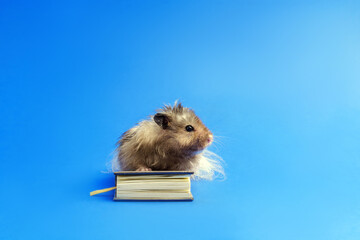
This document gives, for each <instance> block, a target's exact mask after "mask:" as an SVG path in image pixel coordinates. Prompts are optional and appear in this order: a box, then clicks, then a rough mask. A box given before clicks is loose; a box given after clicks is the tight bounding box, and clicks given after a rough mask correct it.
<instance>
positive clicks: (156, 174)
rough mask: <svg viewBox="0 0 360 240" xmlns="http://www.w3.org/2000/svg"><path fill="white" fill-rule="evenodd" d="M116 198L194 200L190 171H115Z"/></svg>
mask: <svg viewBox="0 0 360 240" xmlns="http://www.w3.org/2000/svg"><path fill="white" fill-rule="evenodd" d="M114 174H115V183H116V189H115V196H114V200H184V201H186V200H187V201H192V200H193V196H192V194H191V181H190V177H191V175H192V174H193V172H188V171H150V172H138V171H122V172H115V173H114Z"/></svg>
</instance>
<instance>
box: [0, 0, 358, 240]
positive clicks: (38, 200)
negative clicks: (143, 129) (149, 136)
mask: <svg viewBox="0 0 360 240" xmlns="http://www.w3.org/2000/svg"><path fill="white" fill-rule="evenodd" d="M0 24H1V26H0V36H1V37H0V54H1V58H0V61H1V65H0V77H1V81H0V136H1V137H0V158H1V161H0V164H1V170H0V171H1V172H0V189H1V192H0V193H1V194H0V196H1V197H0V209H1V210H0V239H85V238H86V239H116V238H118V239H120V238H121V239H130V238H132V239H247V240H251V239H266V240H269V239H276V240H281V239H286V240H288V239H291V240H293V239H294V240H296V239H307V240H310V239H316V240H318V239H326V240H332V239H341V240H349V239H359V238H360V146H359V145H360V125H359V122H360V5H359V4H358V2H356V1H336V2H335V1H328V2H325V1H310V2H306V1H296V2H285V1H284V2H282V1H275V2H270V1H255V2H250V1H236V2H232V1H144V2H142V1H44V2H40V1H2V2H1V6H0ZM176 99H180V100H181V101H182V102H183V103H184V105H186V106H189V107H192V108H193V109H194V110H195V111H196V113H197V114H198V115H199V116H200V117H201V118H202V119H203V121H204V122H205V124H206V125H207V126H208V127H209V128H210V129H211V130H212V131H213V132H214V134H215V135H217V136H220V137H219V138H218V140H219V142H218V143H216V144H214V145H213V146H211V148H210V150H212V151H214V152H216V153H217V154H219V155H220V156H222V157H223V159H224V160H225V162H226V167H225V170H226V173H227V180H226V181H213V182H206V181H204V182H194V183H193V194H194V197H195V200H194V202H165V203H164V202H113V201H112V193H107V194H104V195H102V196H96V197H90V196H89V192H90V191H92V190H96V189H101V188H105V187H110V186H113V184H114V179H113V176H112V175H111V174H104V173H101V171H103V170H106V167H105V163H106V162H107V161H108V160H109V159H110V158H111V157H110V154H111V152H112V150H113V149H114V147H115V142H116V141H117V138H118V137H119V136H120V135H121V134H122V132H124V131H126V130H127V129H128V128H130V127H132V126H133V125H134V124H135V123H136V122H138V121H140V120H141V119H144V118H145V117H146V116H148V115H150V114H153V113H154V110H155V109H157V108H159V107H161V105H162V104H163V103H172V102H174V101H175V100H176Z"/></svg>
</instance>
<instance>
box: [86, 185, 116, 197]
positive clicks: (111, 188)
mask: <svg viewBox="0 0 360 240" xmlns="http://www.w3.org/2000/svg"><path fill="white" fill-rule="evenodd" d="M114 189H116V187H110V188H104V189H101V190H96V191H92V192H90V196H94V195H96V194H99V193H104V192H108V191H111V190H114Z"/></svg>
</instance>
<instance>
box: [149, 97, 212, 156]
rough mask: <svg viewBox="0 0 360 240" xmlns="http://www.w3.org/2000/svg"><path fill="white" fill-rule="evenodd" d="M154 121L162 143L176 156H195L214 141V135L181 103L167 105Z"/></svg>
mask: <svg viewBox="0 0 360 240" xmlns="http://www.w3.org/2000/svg"><path fill="white" fill-rule="evenodd" d="M153 120H154V121H155V122H156V124H157V125H158V127H159V129H160V130H159V131H160V138H159V139H160V141H161V142H163V143H164V144H165V145H166V148H167V149H168V150H169V151H171V152H173V153H174V154H176V153H179V154H181V155H194V154H196V153H197V152H199V151H201V150H203V149H205V148H206V147H208V146H209V145H210V144H211V143H212V141H213V135H212V133H211V132H210V130H209V129H208V128H207V127H206V126H205V125H204V124H203V123H202V121H201V120H200V118H199V117H198V116H196V114H195V112H194V111H193V110H192V109H189V108H186V107H183V106H182V105H181V103H175V105H174V106H169V105H165V106H164V107H163V108H162V109H161V110H158V112H157V113H156V114H155V115H154V116H153Z"/></svg>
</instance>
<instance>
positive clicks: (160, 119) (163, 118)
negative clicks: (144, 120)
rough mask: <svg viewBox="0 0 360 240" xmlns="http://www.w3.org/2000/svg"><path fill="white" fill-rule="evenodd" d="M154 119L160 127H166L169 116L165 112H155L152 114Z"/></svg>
mask: <svg viewBox="0 0 360 240" xmlns="http://www.w3.org/2000/svg"><path fill="white" fill-rule="evenodd" d="M154 121H155V122H156V123H157V125H159V126H160V127H162V128H163V129H166V128H167V127H168V126H169V122H170V118H169V116H167V115H166V114H165V113H157V114H155V116H154Z"/></svg>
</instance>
